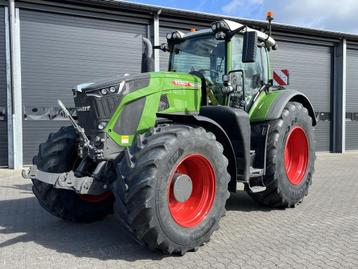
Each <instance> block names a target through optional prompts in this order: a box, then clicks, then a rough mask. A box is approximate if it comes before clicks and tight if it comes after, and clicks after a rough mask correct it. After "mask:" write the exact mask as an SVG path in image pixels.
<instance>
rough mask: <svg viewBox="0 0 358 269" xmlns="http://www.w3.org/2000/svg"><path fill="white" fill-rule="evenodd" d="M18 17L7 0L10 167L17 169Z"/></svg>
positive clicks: (19, 129) (20, 155)
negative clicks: (9, 67) (9, 80)
mask: <svg viewBox="0 0 358 269" xmlns="http://www.w3.org/2000/svg"><path fill="white" fill-rule="evenodd" d="M19 23H20V19H19V11H18V10H16V7H15V0H9V29H10V31H9V37H10V38H9V39H10V40H9V43H10V66H11V69H10V70H11V72H10V73H11V74H10V79H11V84H10V85H11V89H10V94H11V109H10V111H9V112H8V113H11V114H10V115H11V121H12V123H11V124H9V125H10V126H11V130H10V133H11V139H12V140H11V141H10V142H11V143H12V145H11V151H9V154H12V157H13V158H11V159H12V163H9V167H10V168H14V169H18V168H21V167H22V164H23V152H22V150H23V146H22V144H23V142H22V118H23V114H22V96H21V95H22V94H21V60H20V25H19Z"/></svg>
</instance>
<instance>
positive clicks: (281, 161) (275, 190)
mask: <svg viewBox="0 0 358 269" xmlns="http://www.w3.org/2000/svg"><path fill="white" fill-rule="evenodd" d="M314 144H315V141H314V129H313V127H312V118H311V117H310V116H309V115H308V111H307V109H306V108H305V107H304V106H302V104H300V103H297V102H289V103H288V104H287V105H286V107H285V109H284V110H283V112H282V115H281V117H280V118H279V119H278V120H274V121H271V122H270V131H269V136H268V145H267V159H266V161H267V170H266V175H265V176H264V184H265V185H266V187H267V188H266V190H265V191H264V192H259V193H252V192H250V190H248V193H249V195H250V196H251V197H252V198H253V199H254V200H256V201H257V202H259V203H261V204H264V205H266V206H270V207H279V208H286V207H294V206H295V205H297V204H298V203H300V202H301V201H302V200H303V198H304V197H305V196H306V195H307V194H308V188H309V186H310V185H311V183H312V175H313V172H314V163H315V159H316V155H315V150H314Z"/></svg>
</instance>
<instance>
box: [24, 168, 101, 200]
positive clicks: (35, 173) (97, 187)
mask: <svg viewBox="0 0 358 269" xmlns="http://www.w3.org/2000/svg"><path fill="white" fill-rule="evenodd" d="M104 163H105V162H104ZM103 166H104V164H103V163H102V162H101V163H99V164H98V166H97V168H98V169H97V168H96V170H101V169H102V168H103ZM96 170H95V172H94V174H96ZM98 172H100V171H98ZM22 176H23V178H25V179H36V180H39V181H41V182H43V183H46V184H50V185H53V186H54V188H56V189H64V190H72V191H75V192H76V193H78V194H90V195H100V194H102V193H104V192H107V191H108V185H107V184H106V183H105V182H102V181H99V180H96V178H95V177H89V176H84V177H76V176H75V172H73V171H69V172H64V173H49V172H44V171H41V170H39V169H38V168H37V165H32V166H31V167H30V168H29V169H24V170H22Z"/></svg>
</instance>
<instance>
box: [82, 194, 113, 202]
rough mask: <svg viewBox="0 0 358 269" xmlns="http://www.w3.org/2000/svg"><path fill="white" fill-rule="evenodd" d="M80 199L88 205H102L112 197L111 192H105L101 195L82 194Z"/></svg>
mask: <svg viewBox="0 0 358 269" xmlns="http://www.w3.org/2000/svg"><path fill="white" fill-rule="evenodd" d="M79 196H80V199H81V200H83V201H86V202H88V203H100V202H103V201H104V200H106V199H107V198H108V197H110V196H112V193H111V192H104V193H102V194H100V195H89V194H80V195H79Z"/></svg>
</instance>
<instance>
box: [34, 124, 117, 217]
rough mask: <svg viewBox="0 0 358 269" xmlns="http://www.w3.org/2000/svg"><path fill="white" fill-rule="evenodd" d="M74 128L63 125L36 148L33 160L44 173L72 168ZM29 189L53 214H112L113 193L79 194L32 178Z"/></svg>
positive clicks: (69, 215)
mask: <svg viewBox="0 0 358 269" xmlns="http://www.w3.org/2000/svg"><path fill="white" fill-rule="evenodd" d="M76 140H77V134H76V132H75V129H74V128H73V127H72V126H70V127H62V128H61V129H60V130H59V131H58V132H56V133H52V134H50V135H49V137H48V140H47V141H46V142H45V143H42V144H41V145H40V147H39V152H38V154H37V156H35V157H34V160H33V163H34V164H36V165H37V168H38V169H40V170H41V171H44V172H50V173H63V172H69V171H71V170H72V169H73V168H74V165H75V163H76V158H77V152H76ZM32 182H33V186H32V190H33V192H34V194H35V196H36V198H37V199H38V201H39V203H40V205H41V206H42V207H43V208H44V209H45V210H47V211H48V212H49V213H51V214H52V215H54V216H56V217H59V218H61V219H64V220H68V221H75V222H92V221H96V220H100V219H103V218H104V217H105V216H107V215H108V214H112V213H113V200H114V197H113V195H112V193H110V192H107V193H104V194H102V195H98V196H94V195H79V194H77V193H75V192H74V191H71V190H63V189H56V188H54V187H53V186H52V185H49V184H46V183H44V182H41V181H39V180H37V179H33V180H32Z"/></svg>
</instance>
